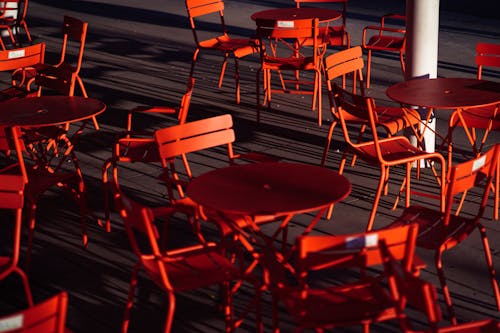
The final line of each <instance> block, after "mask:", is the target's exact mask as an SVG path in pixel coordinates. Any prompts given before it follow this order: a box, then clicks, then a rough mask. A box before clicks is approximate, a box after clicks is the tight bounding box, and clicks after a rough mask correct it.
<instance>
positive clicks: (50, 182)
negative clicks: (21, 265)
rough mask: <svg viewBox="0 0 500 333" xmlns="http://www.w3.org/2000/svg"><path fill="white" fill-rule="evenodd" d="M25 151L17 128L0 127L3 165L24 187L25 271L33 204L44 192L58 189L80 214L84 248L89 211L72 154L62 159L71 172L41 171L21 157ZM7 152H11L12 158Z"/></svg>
mask: <svg viewBox="0 0 500 333" xmlns="http://www.w3.org/2000/svg"><path fill="white" fill-rule="evenodd" d="M25 151H26V148H25V146H24V142H23V140H22V139H21V137H20V130H19V128H17V127H15V128H6V127H0V152H3V153H4V154H5V156H6V160H5V163H6V164H8V165H9V168H11V169H12V170H17V172H18V173H19V174H21V175H22V177H23V179H24V181H25V183H26V186H25V189H24V200H25V207H26V209H27V212H28V214H27V220H28V244H27V254H26V260H25V262H26V267H29V263H30V257H31V249H32V243H33V235H34V232H35V222H36V209H37V203H38V200H39V199H40V197H41V196H42V195H43V194H44V193H45V192H46V191H48V190H49V189H51V188H53V187H58V188H60V189H62V190H64V191H66V192H67V193H68V194H69V196H70V197H71V198H72V199H73V200H74V201H75V203H76V204H77V205H78V208H79V209H80V213H81V220H80V223H81V228H82V244H83V246H87V243H88V236H87V227H86V221H87V217H88V215H89V209H88V205H87V198H86V190H85V183H84V181H83V176H82V172H81V169H80V167H79V164H78V160H77V158H76V156H75V155H74V152H73V151H71V152H70V153H69V154H68V156H66V158H67V159H66V161H67V160H68V159H69V160H71V162H72V164H73V167H74V169H73V170H71V169H64V170H63V169H62V168H51V167H50V166H47V167H41V166H40V164H36V161H32V160H30V159H29V156H28V155H25V154H23V153H24V152H25ZM11 152H15V154H12V153H11ZM25 160H26V161H25Z"/></svg>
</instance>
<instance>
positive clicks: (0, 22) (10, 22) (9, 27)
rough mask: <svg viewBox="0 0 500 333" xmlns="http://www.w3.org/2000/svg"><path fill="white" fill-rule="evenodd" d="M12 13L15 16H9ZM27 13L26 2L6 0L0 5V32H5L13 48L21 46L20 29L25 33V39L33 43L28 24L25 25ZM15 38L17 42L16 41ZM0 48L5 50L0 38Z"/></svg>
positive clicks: (24, 0) (26, 0) (22, 0)
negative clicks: (14, 13)
mask: <svg viewBox="0 0 500 333" xmlns="http://www.w3.org/2000/svg"><path fill="white" fill-rule="evenodd" d="M12 12H16V15H15V16H10V14H12ZM27 13H28V0H6V1H2V5H0V31H7V32H8V34H9V37H10V40H11V42H12V45H14V46H15V47H20V46H21V39H20V35H21V27H22V28H23V29H24V32H25V33H26V38H27V39H28V41H29V42H30V43H32V42H33V40H32V39H31V35H30V32H29V30H28V24H27V23H26V14H27ZM16 37H17V39H18V40H17V41H16ZM0 46H1V47H2V49H3V50H5V46H4V44H3V41H1V38H0Z"/></svg>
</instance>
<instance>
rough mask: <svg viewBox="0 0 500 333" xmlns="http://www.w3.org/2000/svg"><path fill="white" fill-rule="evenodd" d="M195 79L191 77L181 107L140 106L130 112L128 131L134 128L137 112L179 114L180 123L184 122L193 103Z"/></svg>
mask: <svg viewBox="0 0 500 333" xmlns="http://www.w3.org/2000/svg"><path fill="white" fill-rule="evenodd" d="M194 83H195V79H194V78H193V77H190V78H189V80H188V84H187V89H186V92H185V93H184V95H183V96H182V100H181V104H180V105H179V107H168V106H138V107H136V108H134V109H132V110H130V111H129V112H128V117H127V131H131V130H132V117H133V115H134V114H137V113H146V114H171V115H177V120H178V121H179V124H184V123H185V122H186V119H187V115H188V111H189V105H190V104H191V96H192V94H193V89H194Z"/></svg>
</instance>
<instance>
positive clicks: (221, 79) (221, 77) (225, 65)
mask: <svg viewBox="0 0 500 333" xmlns="http://www.w3.org/2000/svg"><path fill="white" fill-rule="evenodd" d="M228 58H229V53H224V61H222V67H221V69H220V74H219V83H218V84H217V86H218V87H219V88H221V87H222V81H224V74H225V73H226V67H227V59H228Z"/></svg>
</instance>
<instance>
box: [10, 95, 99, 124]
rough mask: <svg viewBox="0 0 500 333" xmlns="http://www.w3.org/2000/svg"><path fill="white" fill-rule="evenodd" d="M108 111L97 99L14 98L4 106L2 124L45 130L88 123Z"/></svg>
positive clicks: (66, 97)
mask: <svg viewBox="0 0 500 333" xmlns="http://www.w3.org/2000/svg"><path fill="white" fill-rule="evenodd" d="M104 110H106V105H105V104H104V103H103V102H101V101H99V100H97V99H94V98H84V97H80V96H41V97H29V98H20V99H12V100H9V101H6V102H2V103H0V125H2V126H20V127H41V126H50V125H60V124H65V123H71V122H77V121H82V120H87V119H89V118H92V117H94V116H97V115H99V114H101V113H102V112H104Z"/></svg>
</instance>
